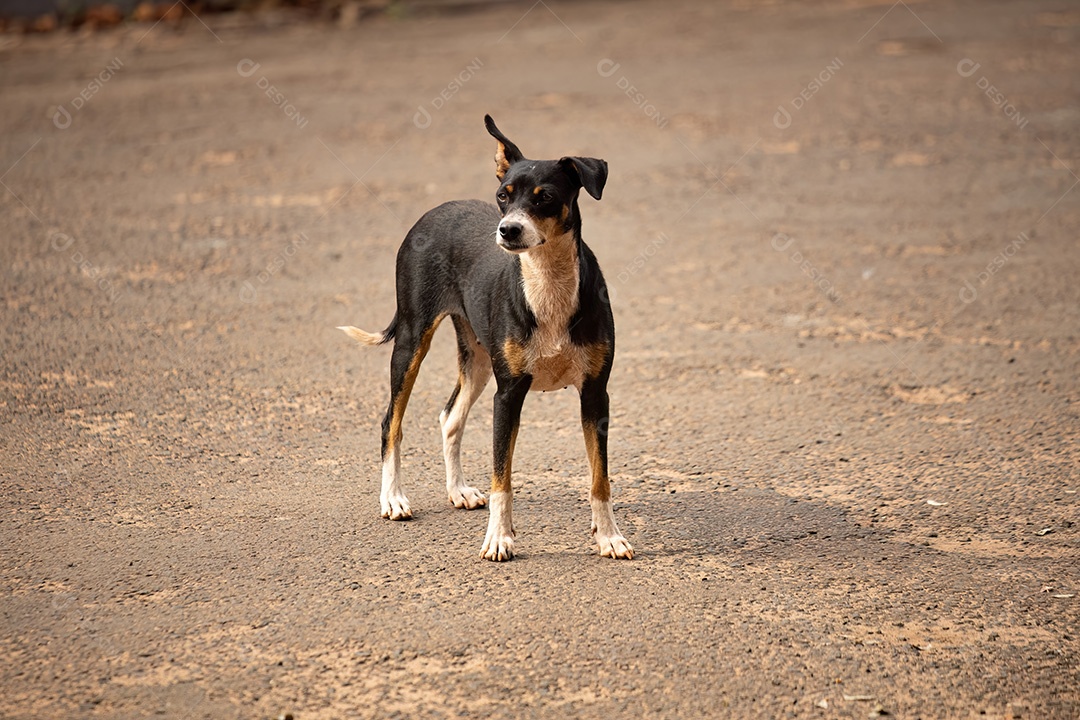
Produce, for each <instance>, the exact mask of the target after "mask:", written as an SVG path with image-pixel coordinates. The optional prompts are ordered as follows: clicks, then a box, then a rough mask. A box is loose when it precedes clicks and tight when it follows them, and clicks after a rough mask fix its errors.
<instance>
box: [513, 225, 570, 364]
mask: <svg viewBox="0 0 1080 720" xmlns="http://www.w3.org/2000/svg"><path fill="white" fill-rule="evenodd" d="M577 246H578V243H577V238H576V237H575V235H574V233H572V232H568V233H565V234H563V235H560V236H558V237H556V238H553V239H552V240H550V241H548V242H546V243H544V244H543V245H540V246H539V247H535V248H532V249H531V250H529V251H528V252H525V253H522V254H521V255H520V258H521V282H522V286H523V287H524V289H525V302H527V303H528V305H529V309H530V310H532V312H533V315H534V316H536V324H537V329H536V332H537V335H538V336H539V337H540V338H542V339H543V341H542V344H543V345H545V346H547V348H546V349H545V351H544V353H543V354H545V355H546V354H548V352H549V351H551V350H555V351H557V350H558V349H559V348H561V346H562V344H563V341H564V338H567V337H568V330H569V327H570V318H572V317H573V316H574V313H576V312H577V310H578V304H579V301H580V298H579V297H578V290H579V285H580V275H579V271H578V247H577Z"/></svg>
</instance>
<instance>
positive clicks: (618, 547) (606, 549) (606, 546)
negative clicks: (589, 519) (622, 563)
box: [596, 535, 634, 560]
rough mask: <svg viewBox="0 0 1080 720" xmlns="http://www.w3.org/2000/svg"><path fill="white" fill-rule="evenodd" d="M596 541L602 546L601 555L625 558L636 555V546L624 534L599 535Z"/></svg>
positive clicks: (628, 558)
mask: <svg viewBox="0 0 1080 720" xmlns="http://www.w3.org/2000/svg"><path fill="white" fill-rule="evenodd" d="M596 542H597V544H598V545H599V546H600V557H609V558H623V559H624V560H630V559H631V558H633V557H634V548H633V547H631V545H630V543H629V542H627V541H626V538H624V537H623V536H622V535H611V536H609V537H597V538H596Z"/></svg>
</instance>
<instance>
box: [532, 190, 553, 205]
mask: <svg viewBox="0 0 1080 720" xmlns="http://www.w3.org/2000/svg"><path fill="white" fill-rule="evenodd" d="M554 199H555V198H554V196H553V195H552V194H551V193H549V192H545V193H540V194H539V195H537V196H536V204H537V205H547V204H548V203H549V202H551V201H552V200H554Z"/></svg>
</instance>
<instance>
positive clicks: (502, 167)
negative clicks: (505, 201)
mask: <svg viewBox="0 0 1080 720" xmlns="http://www.w3.org/2000/svg"><path fill="white" fill-rule="evenodd" d="M484 126H485V127H487V131H488V132H489V133H491V136H492V137H493V138H495V139H496V140H498V141H499V146H498V148H497V149H496V150H495V176H496V177H497V178H499V179H500V180H502V179H503V178H504V177H506V171H507V170H509V169H510V166H511V165H513V164H514V163H516V162H517V161H518V160H524V159H525V156H524V155H522V154H521V151H520V150H518V146H517V145H515V144H514V143H512V142H510V140H509V139H507V137H506V136H505V135H503V134H502V131H501V130H499V128H497V127H495V121H494V120H492V119H491V116H490V115H485V116H484Z"/></svg>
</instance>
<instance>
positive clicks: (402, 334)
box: [379, 317, 442, 520]
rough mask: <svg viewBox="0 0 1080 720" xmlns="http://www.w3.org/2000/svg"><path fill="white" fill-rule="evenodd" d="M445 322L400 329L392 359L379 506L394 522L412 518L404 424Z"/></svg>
mask: <svg viewBox="0 0 1080 720" xmlns="http://www.w3.org/2000/svg"><path fill="white" fill-rule="evenodd" d="M441 319H442V318H441V317H440V318H436V319H435V321H434V322H433V323H432V324H431V325H430V326H428V327H427V328H422V329H419V330H417V329H415V328H404V329H401V328H399V330H398V334H397V337H396V338H395V339H394V352H393V355H392V356H391V358H390V405H389V407H387V409H386V415H385V416H384V417H383V424H382V491H381V492H380V494H379V504H380V505H381V507H382V516H383V517H384V518H390V519H391V520H408V519H409V518H411V517H412V510H410V508H409V499H408V498H407V497H405V493H404V492H403V491H402V489H401V480H400V471H401V452H400V451H401V437H402V432H401V423H402V419H403V418H404V416H405V408H406V406H408V404H409V395H410V394H411V393H412V389H413V384H414V383H415V382H416V375H417V373H419V371H420V363H422V362H423V361H424V356H425V355H427V352H428V349H429V348H430V347H431V338H432V336H433V335H434V334H435V329H436V328H437V327H438V326H439V321H440V320H441Z"/></svg>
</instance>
